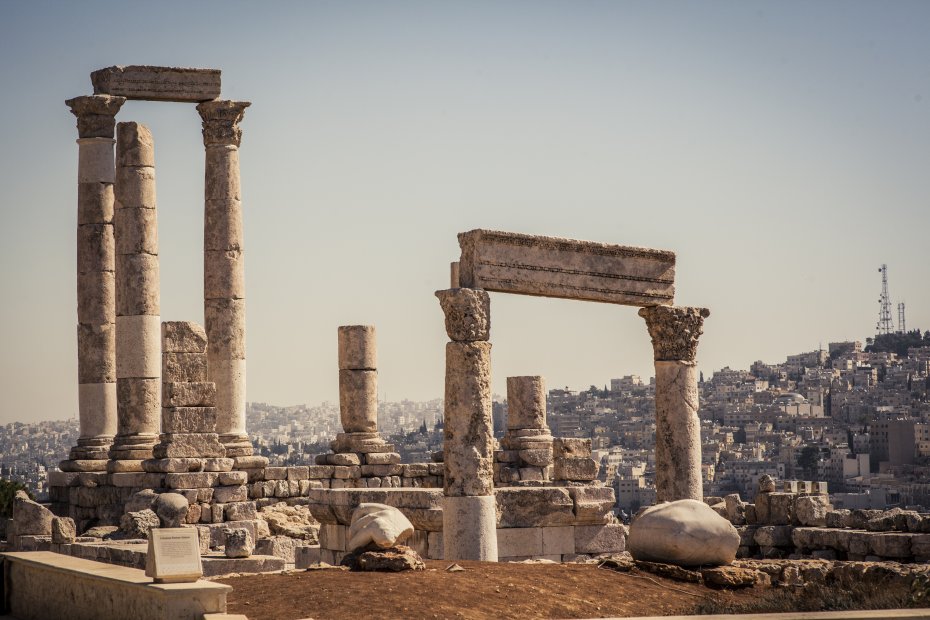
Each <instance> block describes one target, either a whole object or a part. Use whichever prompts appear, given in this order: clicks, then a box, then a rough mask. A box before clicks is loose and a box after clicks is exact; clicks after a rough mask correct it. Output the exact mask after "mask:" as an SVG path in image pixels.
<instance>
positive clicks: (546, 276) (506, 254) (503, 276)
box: [459, 230, 675, 306]
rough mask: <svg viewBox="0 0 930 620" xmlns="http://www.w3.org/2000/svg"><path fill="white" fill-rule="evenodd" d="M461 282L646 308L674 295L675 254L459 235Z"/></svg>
mask: <svg viewBox="0 0 930 620" xmlns="http://www.w3.org/2000/svg"><path fill="white" fill-rule="evenodd" d="M459 245H460V246H461V248H462V255H461V258H460V259H459V284H460V286H462V287H468V288H481V289H485V290H488V291H502V292H506V293H517V294H522V295H541V296H546V297H562V298H568V299H583V300H588V301H600V302H606V303H615V304H626V305H633V306H644V305H653V304H669V303H671V302H672V299H673V297H674V293H675V288H674V279H675V254H674V253H672V252H665V251H661V250H650V249H645V248H635V247H627V246H620V245H607V244H603V243H593V242H590V241H576V240H572V239H560V238H555V237H538V236H531V235H521V234H516V233H506V232H498V231H490V230H472V231H469V232H466V233H460V234H459Z"/></svg>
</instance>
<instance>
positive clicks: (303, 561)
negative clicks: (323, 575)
mask: <svg viewBox="0 0 930 620" xmlns="http://www.w3.org/2000/svg"><path fill="white" fill-rule="evenodd" d="M319 563H320V546H319V545H304V546H299V547H295V548H294V568H296V569H297V570H302V569H305V568H310V567H311V566H313V565H314V564H319Z"/></svg>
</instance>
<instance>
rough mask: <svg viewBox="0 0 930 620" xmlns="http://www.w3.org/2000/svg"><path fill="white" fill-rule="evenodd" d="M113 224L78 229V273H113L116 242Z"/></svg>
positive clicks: (79, 227) (93, 225) (86, 226)
mask: <svg viewBox="0 0 930 620" xmlns="http://www.w3.org/2000/svg"><path fill="white" fill-rule="evenodd" d="M113 231H114V228H113V224H84V225H82V226H78V227H77V272H78V273H92V272H97V271H113V270H114V269H115V265H116V250H115V248H116V242H115V239H114V237H113Z"/></svg>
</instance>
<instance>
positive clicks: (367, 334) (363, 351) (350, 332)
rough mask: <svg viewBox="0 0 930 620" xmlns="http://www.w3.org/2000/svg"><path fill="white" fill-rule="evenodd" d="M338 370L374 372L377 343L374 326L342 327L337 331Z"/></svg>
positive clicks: (376, 364)
mask: <svg viewBox="0 0 930 620" xmlns="http://www.w3.org/2000/svg"><path fill="white" fill-rule="evenodd" d="M338 341H339V370H376V369H377V368H378V343H377V339H376V335H375V326H374V325H343V326H340V327H339V330H338Z"/></svg>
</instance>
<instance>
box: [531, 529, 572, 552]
mask: <svg viewBox="0 0 930 620" xmlns="http://www.w3.org/2000/svg"><path fill="white" fill-rule="evenodd" d="M540 529H541V530H542V554H543V555H555V554H557V555H563V554H567V553H575V528H574V527H572V526H570V525H563V526H560V527H543V528H540Z"/></svg>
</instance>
